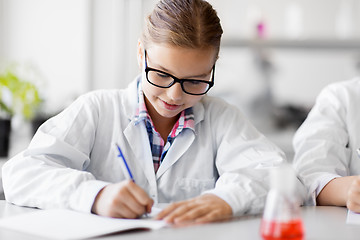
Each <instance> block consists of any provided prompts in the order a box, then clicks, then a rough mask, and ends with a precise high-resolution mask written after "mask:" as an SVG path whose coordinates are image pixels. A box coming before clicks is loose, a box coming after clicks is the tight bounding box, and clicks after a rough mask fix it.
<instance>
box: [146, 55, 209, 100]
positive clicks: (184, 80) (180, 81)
mask: <svg viewBox="0 0 360 240" xmlns="http://www.w3.org/2000/svg"><path fill="white" fill-rule="evenodd" d="M144 52H145V73H146V80H147V81H148V82H149V83H150V84H151V85H153V86H156V87H159V88H170V87H171V86H173V85H174V84H175V83H179V84H180V86H181V89H182V90H183V92H184V93H186V94H189V95H195V96H199V95H205V94H206V93H207V92H208V91H209V90H210V88H212V87H213V86H214V76H215V63H214V66H213V67H212V69H211V71H212V76H211V81H206V80H197V79H184V78H182V79H181V78H177V77H175V76H173V75H171V74H170V73H167V72H164V71H161V70H158V69H155V68H151V67H148V65H147V60H146V58H147V54H146V50H145V51H144ZM150 71H155V72H159V73H162V74H166V75H168V76H169V77H171V78H172V79H173V82H172V83H171V84H169V85H168V86H166V87H164V86H159V85H156V84H155V83H153V82H151V81H150V80H149V77H148V73H149V72H150ZM187 81H189V82H190V81H191V82H193V81H199V82H203V83H206V84H208V85H209V88H208V89H206V91H205V92H204V93H189V92H187V91H186V90H185V89H184V85H183V82H187Z"/></svg>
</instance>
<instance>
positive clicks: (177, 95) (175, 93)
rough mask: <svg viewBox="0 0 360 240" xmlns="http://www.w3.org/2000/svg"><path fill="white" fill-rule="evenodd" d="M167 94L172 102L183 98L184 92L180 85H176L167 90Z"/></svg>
mask: <svg viewBox="0 0 360 240" xmlns="http://www.w3.org/2000/svg"><path fill="white" fill-rule="evenodd" d="M166 93H167V95H168V97H169V98H170V99H171V100H174V101H177V100H179V99H181V98H182V95H183V90H182V88H181V85H180V83H175V84H174V85H172V86H171V87H170V88H168V89H167V92H166Z"/></svg>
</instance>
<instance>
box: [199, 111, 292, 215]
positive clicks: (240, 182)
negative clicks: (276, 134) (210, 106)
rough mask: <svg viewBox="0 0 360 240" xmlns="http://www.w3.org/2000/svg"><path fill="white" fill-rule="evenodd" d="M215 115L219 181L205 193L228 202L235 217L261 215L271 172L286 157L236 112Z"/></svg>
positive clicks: (222, 112)
mask: <svg viewBox="0 0 360 240" xmlns="http://www.w3.org/2000/svg"><path fill="white" fill-rule="evenodd" d="M224 109H225V108H224ZM212 111H215V110H212ZM214 115H215V116H216V123H215V126H214V127H215V128H217V129H216V131H215V132H216V135H217V136H216V139H217V140H216V141H217V156H216V167H217V170H218V173H219V178H218V180H217V182H216V185H215V188H214V189H213V190H210V191H207V192H205V193H213V194H215V195H217V196H219V197H220V198H222V199H223V200H225V201H226V202H227V203H228V204H229V205H230V206H231V207H232V210H233V214H234V215H241V214H244V213H260V212H261V211H262V210H263V208H264V204H265V200H266V196H267V193H268V191H269V187H270V186H269V170H270V169H271V168H273V167H275V166H278V165H280V164H281V163H284V162H285V155H284V153H283V152H282V151H281V150H280V149H279V148H278V147H276V146H275V145H274V144H273V143H271V142H270V141H269V140H268V139H266V138H265V136H264V135H262V134H260V133H259V132H258V131H257V130H256V129H255V128H254V127H253V125H252V124H251V123H250V122H249V121H248V120H247V119H246V118H245V117H244V116H243V115H242V114H241V113H240V112H239V111H238V110H237V109H235V108H231V107H230V108H229V107H228V108H227V110H224V111H221V112H218V113H215V114H214Z"/></svg>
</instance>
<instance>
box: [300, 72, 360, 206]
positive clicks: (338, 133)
mask: <svg viewBox="0 0 360 240" xmlns="http://www.w3.org/2000/svg"><path fill="white" fill-rule="evenodd" d="M293 144H294V149H295V158H294V167H295V169H296V170H297V172H298V175H299V177H300V179H301V180H302V182H303V183H304V185H305V186H306V187H307V189H308V201H307V204H311V205H315V204H316V197H317V195H318V194H319V193H320V192H321V190H322V189H323V187H324V186H325V185H326V184H327V183H328V182H329V181H330V180H332V179H334V178H336V177H343V176H349V175H359V174H360V159H359V156H358V155H357V153H356V149H358V148H359V147H360V78H356V79H352V80H349V81H343V82H338V83H333V84H330V85H329V86H327V87H326V88H324V89H323V91H322V92H321V93H320V94H319V96H318V97H317V100H316V104H315V105H314V107H313V109H312V110H311V112H310V113H309V115H308V117H307V119H306V121H305V122H304V123H303V124H302V126H301V127H300V128H299V129H298V131H297V132H296V134H295V136H294V141H293Z"/></svg>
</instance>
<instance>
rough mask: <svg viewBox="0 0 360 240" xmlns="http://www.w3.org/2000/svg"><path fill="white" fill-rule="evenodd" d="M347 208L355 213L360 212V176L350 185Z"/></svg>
mask: <svg viewBox="0 0 360 240" xmlns="http://www.w3.org/2000/svg"><path fill="white" fill-rule="evenodd" d="M346 206H347V208H348V209H350V210H351V211H353V212H357V213H359V212H360V176H354V177H353V181H352V182H351V184H350V187H349V190H348V193H347V201H346Z"/></svg>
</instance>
